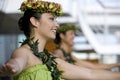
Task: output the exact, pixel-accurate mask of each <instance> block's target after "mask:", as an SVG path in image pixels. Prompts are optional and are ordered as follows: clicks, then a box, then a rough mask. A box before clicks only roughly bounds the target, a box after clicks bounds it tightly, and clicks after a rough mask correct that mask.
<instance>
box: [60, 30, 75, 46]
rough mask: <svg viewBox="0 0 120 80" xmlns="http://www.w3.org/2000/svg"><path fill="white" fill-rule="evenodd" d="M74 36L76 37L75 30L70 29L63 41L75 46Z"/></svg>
mask: <svg viewBox="0 0 120 80" xmlns="http://www.w3.org/2000/svg"><path fill="white" fill-rule="evenodd" d="M74 38H75V32H74V31H73V30H68V31H67V32H66V33H65V35H64V37H63V39H62V41H64V42H65V43H66V44H68V45H69V46H73V45H74V41H73V40H74Z"/></svg>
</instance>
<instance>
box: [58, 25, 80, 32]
mask: <svg viewBox="0 0 120 80" xmlns="http://www.w3.org/2000/svg"><path fill="white" fill-rule="evenodd" d="M77 29H78V28H77V27H76V26H75V25H74V24H72V23H65V24H61V25H60V27H59V28H58V29H57V33H65V32H66V31H68V30H73V31H76V30H77Z"/></svg>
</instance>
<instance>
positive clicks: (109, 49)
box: [78, 4, 120, 54]
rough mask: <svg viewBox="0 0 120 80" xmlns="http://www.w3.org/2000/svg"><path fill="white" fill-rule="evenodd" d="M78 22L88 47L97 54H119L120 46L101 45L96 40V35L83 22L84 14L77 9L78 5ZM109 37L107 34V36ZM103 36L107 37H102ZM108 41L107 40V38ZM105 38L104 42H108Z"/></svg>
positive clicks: (84, 21)
mask: <svg viewBox="0 0 120 80" xmlns="http://www.w3.org/2000/svg"><path fill="white" fill-rule="evenodd" d="M78 12H79V14H78V22H79V24H80V28H81V30H82V31H83V33H84V35H85V37H86V38H87V39H88V41H89V43H90V45H91V46H92V47H93V49H94V50H95V51H96V52H97V53H98V54H120V44H109V43H108V44H101V42H100V40H98V39H97V37H96V36H97V35H96V34H95V33H94V32H93V30H92V29H91V27H90V26H89V25H88V23H87V21H86V20H85V17H84V13H82V10H81V9H80V7H79V4H78ZM108 35H109V34H108ZM103 36H107V35H104V34H103ZM108 39H109V38H108ZM108 39H107V37H106V38H105V40H104V41H105V42H107V41H109V40H110V39H109V40H108Z"/></svg>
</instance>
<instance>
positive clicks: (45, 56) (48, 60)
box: [22, 38, 63, 80]
mask: <svg viewBox="0 0 120 80" xmlns="http://www.w3.org/2000/svg"><path fill="white" fill-rule="evenodd" d="M32 39H33V38H32ZM24 44H28V45H29V46H30V48H31V50H32V51H33V54H34V55H35V56H37V57H38V58H40V59H41V60H42V62H43V64H45V65H46V66H47V68H48V70H49V71H50V72H51V76H52V78H53V80H60V77H61V74H62V73H63V71H59V70H58V68H57V63H56V62H55V58H56V57H54V56H52V55H51V54H50V53H49V52H48V51H47V50H46V49H44V51H43V52H39V51H38V44H39V43H38V40H36V41H35V42H34V41H32V40H31V39H26V40H24V41H23V42H22V45H24Z"/></svg>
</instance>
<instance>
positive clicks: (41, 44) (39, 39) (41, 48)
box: [31, 36, 47, 52]
mask: <svg viewBox="0 0 120 80" xmlns="http://www.w3.org/2000/svg"><path fill="white" fill-rule="evenodd" d="M31 38H34V39H33V41H34V42H35V41H36V40H38V43H39V44H38V50H39V52H42V51H43V50H44V47H45V44H46V42H47V41H46V40H45V39H43V38H41V37H40V36H32V37H31Z"/></svg>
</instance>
